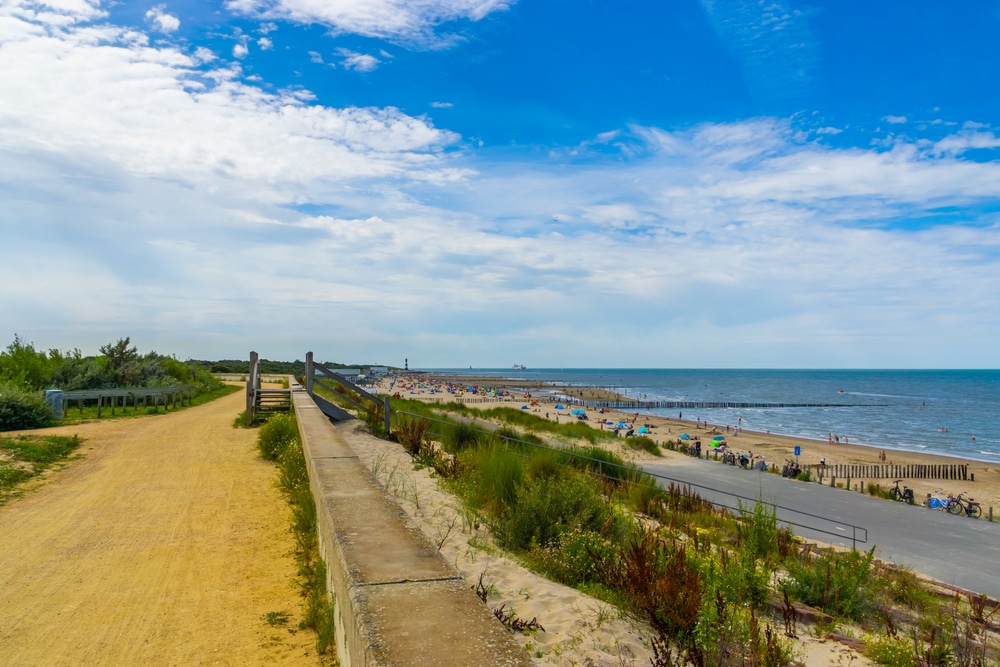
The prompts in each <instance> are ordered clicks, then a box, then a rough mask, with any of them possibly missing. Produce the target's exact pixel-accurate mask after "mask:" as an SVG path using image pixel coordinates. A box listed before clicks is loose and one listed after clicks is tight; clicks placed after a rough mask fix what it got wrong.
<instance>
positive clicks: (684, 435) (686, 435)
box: [681, 433, 691, 440]
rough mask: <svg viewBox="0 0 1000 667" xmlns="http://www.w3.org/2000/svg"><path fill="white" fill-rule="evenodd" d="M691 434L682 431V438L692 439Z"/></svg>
mask: <svg viewBox="0 0 1000 667" xmlns="http://www.w3.org/2000/svg"><path fill="white" fill-rule="evenodd" d="M690 439H691V436H690V435H688V434H687V433H681V440H690Z"/></svg>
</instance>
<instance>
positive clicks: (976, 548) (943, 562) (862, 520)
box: [644, 460, 1000, 598]
mask: <svg viewBox="0 0 1000 667" xmlns="http://www.w3.org/2000/svg"><path fill="white" fill-rule="evenodd" d="M644 467H645V469H646V470H647V471H648V472H650V473H654V474H656V475H662V476H665V477H668V478H673V479H675V480H678V481H682V482H687V483H690V484H699V485H702V486H704V487H710V488H712V489H719V490H721V491H724V492H728V493H730V494H738V495H740V496H743V497H744V498H748V499H751V500H754V499H757V498H763V499H764V500H765V501H767V502H771V503H774V504H777V505H779V506H781V507H785V508H791V509H794V510H798V511H800V512H805V513H808V514H813V515H817V516H822V517H826V518H828V519H833V520H834V521H839V522H843V524H853V525H855V526H860V527H863V528H866V529H867V533H868V534H867V543H861V542H860V541H859V543H858V545H857V546H858V548H859V549H870V548H871V547H872V546H875V547H877V548H876V550H875V554H876V555H877V556H878V557H879V558H883V559H885V560H890V561H893V562H895V563H900V564H903V565H908V566H910V567H912V568H913V569H914V570H915V571H917V572H920V573H923V574H926V575H927V576H930V577H932V578H934V579H937V580H939V581H942V582H944V583H947V584H952V585H954V586H959V587H961V588H965V589H968V590H971V591H976V592H979V593H985V594H987V595H989V596H991V597H993V598H997V597H1000V524H997V523H989V522H988V521H985V520H978V521H977V520H975V519H969V518H966V517H964V516H952V515H949V514H947V513H945V512H941V511H935V510H929V509H926V508H924V507H920V506H919V505H913V506H911V505H906V504H904V503H896V502H891V501H888V500H881V499H877V498H872V497H870V496H867V495H862V494H860V493H856V492H853V493H852V492H848V491H844V490H843V489H831V488H830V487H829V486H822V485H820V484H816V483H814V482H813V483H810V482H797V481H792V480H788V479H784V478H782V477H781V476H780V475H773V474H769V473H762V472H758V471H747V470H741V469H739V468H735V467H733V466H727V465H723V464H721V463H716V462H714V461H694V460H693V461H692V462H691V465H684V466H676V465H674V466H672V465H670V464H669V463H651V464H646V465H645V466H644ZM664 483H668V482H664ZM695 490H696V491H697V492H698V493H699V494H700V495H701V496H702V497H704V498H707V499H709V500H712V501H714V502H719V503H722V504H725V505H729V506H733V507H735V506H736V498H734V497H733V496H732V495H727V494H726V493H719V492H715V491H709V490H708V489H704V488H696V489H695ZM744 504H746V501H744ZM778 518H779V519H784V520H788V521H792V522H795V523H799V524H803V525H805V526H811V527H812V528H818V529H820V530H823V531H829V533H833V535H831V534H827V533H821V532H818V531H816V530H810V529H808V528H803V527H799V526H793V528H794V530H795V532H796V533H797V534H799V535H801V536H802V537H805V538H807V539H815V540H820V541H823V542H828V543H832V544H837V545H842V546H847V547H850V546H851V537H852V532H854V531H853V530H852V529H851V528H850V526H849V525H839V526H838V525H837V524H835V523H831V522H829V521H823V520H820V519H817V518H813V517H809V516H804V515H800V514H795V513H793V512H788V511H784V510H780V509H779V511H778ZM857 535H858V538H859V539H864V535H865V532H864V531H863V530H858V531H857ZM837 536H840V537H837Z"/></svg>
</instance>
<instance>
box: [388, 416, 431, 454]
mask: <svg viewBox="0 0 1000 667" xmlns="http://www.w3.org/2000/svg"><path fill="white" fill-rule="evenodd" d="M430 428H431V423H430V422H429V421H427V420H426V419H420V418H419V417H414V418H410V419H404V420H402V421H401V423H399V424H398V425H397V427H396V437H397V438H398V439H399V443H400V444H401V445H403V447H404V448H405V449H406V451H407V452H409V454H410V456H412V457H414V458H416V457H418V456H420V451H421V450H422V449H423V446H424V442H425V441H426V439H427V432H428V431H429V430H430Z"/></svg>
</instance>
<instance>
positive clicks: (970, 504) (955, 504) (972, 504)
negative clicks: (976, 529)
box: [945, 492, 983, 519]
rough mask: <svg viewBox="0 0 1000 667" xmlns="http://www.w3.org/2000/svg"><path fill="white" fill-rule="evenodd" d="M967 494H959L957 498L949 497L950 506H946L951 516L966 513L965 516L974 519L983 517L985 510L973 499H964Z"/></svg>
mask: <svg viewBox="0 0 1000 667" xmlns="http://www.w3.org/2000/svg"><path fill="white" fill-rule="evenodd" d="M964 495H965V493H964V492H963V493H960V494H958V496H957V497H954V498H952V497H951V496H948V504H947V505H945V509H946V510H948V513H949V514H961V513H962V512H965V516H971V517H972V518H973V519H978V518H980V517H981V516H983V508H982V506H981V505H980V504H979V503H977V502H976V501H975V500H973V499H972V498H963V497H962V496H964Z"/></svg>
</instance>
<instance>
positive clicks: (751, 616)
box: [393, 400, 992, 667]
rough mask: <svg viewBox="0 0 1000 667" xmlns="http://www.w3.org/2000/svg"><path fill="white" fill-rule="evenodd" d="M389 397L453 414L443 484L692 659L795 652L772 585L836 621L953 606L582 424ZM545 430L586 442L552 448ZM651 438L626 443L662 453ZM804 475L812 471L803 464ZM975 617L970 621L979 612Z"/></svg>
mask: <svg viewBox="0 0 1000 667" xmlns="http://www.w3.org/2000/svg"><path fill="white" fill-rule="evenodd" d="M393 407H394V409H397V410H403V411H406V412H411V413H415V414H419V415H423V416H426V417H428V418H433V419H439V420H444V421H449V422H451V423H452V425H444V424H440V423H434V424H433V426H432V430H434V431H435V432H436V433H439V434H440V445H441V447H442V449H444V450H445V451H446V452H448V453H449V454H451V455H454V456H455V457H456V459H457V460H456V465H455V466H453V468H451V469H449V470H447V472H446V473H443V476H445V477H446V484H447V485H448V486H449V487H450V488H451V489H452V490H453V491H455V492H456V494H457V495H458V496H459V498H461V499H462V501H463V503H465V504H466V507H467V508H469V509H470V510H471V511H474V512H475V514H476V516H478V517H482V518H483V520H484V521H485V523H486V524H487V525H488V526H489V528H490V529H491V531H492V533H493V536H494V538H495V539H496V540H497V542H498V544H499V545H500V546H501V547H503V548H505V549H507V550H509V551H510V552H511V553H512V554H513V555H514V556H515V557H516V558H518V559H519V560H520V561H521V562H523V563H525V564H527V565H529V566H530V567H532V568H534V569H535V570H537V571H539V572H541V573H542V574H544V575H546V576H549V577H551V578H553V579H555V580H556V581H560V582H562V583H564V584H567V585H570V586H574V587H576V588H578V589H580V590H582V591H584V592H587V593H589V594H591V595H595V596H596V597H598V598H600V599H602V600H605V601H608V602H610V603H612V604H615V605H617V606H618V607H619V608H620V609H622V610H623V611H624V612H625V613H627V614H630V615H634V616H636V617H639V618H642V619H643V620H645V621H647V622H649V623H650V624H651V625H652V627H653V628H654V633H653V637H652V641H653V643H654V645H657V646H659V648H660V649H662V651H668V650H669V651H670V652H672V654H673V655H676V656H678V659H679V660H680V656H686V658H685V659H691V660H693V662H691V663H690V664H704V665H708V664H712V665H719V666H720V667H722V666H725V667H729V666H733V667H735V666H736V665H745V664H755V665H775V666H777V665H785V664H788V663H789V661H790V659H791V657H790V647H789V644H788V643H787V640H785V639H783V634H782V633H781V632H779V631H778V630H777V627H778V624H779V623H780V620H778V621H777V622H776V621H775V619H773V618H769V617H768V616H766V615H765V614H766V611H765V609H766V606H767V601H768V600H769V599H770V598H771V596H773V595H775V594H778V595H780V594H782V593H787V594H788V595H789V597H790V599H792V600H794V601H798V602H802V603H805V604H807V605H811V606H815V607H818V608H820V609H822V610H824V611H826V612H827V613H829V614H830V615H832V616H833V617H834V619H835V620H834V622H835V623H840V622H845V621H847V622H852V623H860V624H862V625H863V627H865V628H870V627H873V626H875V625H878V624H879V623H882V622H883V621H882V619H883V618H884V613H885V612H886V610H901V609H902V610H903V611H901V613H900V615H901V617H902V618H906V617H907V615H909V616H910V617H912V614H913V612H917V613H918V614H919V616H920V617H922V618H930V619H941V618H945V616H946V614H945V612H946V611H947V609H946V608H947V607H948V604H949V603H948V602H947V601H944V602H942V601H941V600H939V599H937V597H936V596H935V595H934V594H933V593H932V592H931V591H930V590H929V589H928V588H927V587H926V586H925V585H924V584H923V583H922V582H921V581H920V580H919V579H918V578H917V577H916V576H915V575H914V574H913V573H912V572H910V571H908V570H906V569H901V568H896V567H893V566H890V565H885V564H880V563H877V562H875V561H874V558H873V551H874V550H872V551H867V552H864V551H845V552H839V551H822V550H821V551H816V550H812V549H810V548H807V547H803V546H802V544H801V543H800V542H799V541H798V540H796V539H795V538H794V536H793V535H792V534H791V532H790V531H789V530H788V529H786V528H780V527H779V526H778V522H777V520H776V516H775V514H774V509H773V508H772V507H770V506H768V505H765V504H763V503H760V502H758V503H754V504H753V505H751V506H749V507H742V506H741V507H740V510H739V511H738V512H735V513H731V512H727V511H725V510H718V509H716V508H714V507H713V506H712V505H711V504H710V503H707V502H705V501H704V500H703V499H701V498H700V497H698V496H697V494H694V493H691V492H689V491H686V490H685V489H682V488H679V487H674V486H671V487H670V488H667V489H664V488H662V487H661V486H660V485H659V483H658V480H656V479H654V478H652V477H650V476H649V475H646V474H645V473H643V472H642V470H641V469H639V468H637V467H636V466H634V465H631V464H627V463H626V462H625V461H623V460H622V459H621V457H619V456H617V455H616V454H614V453H612V452H610V451H608V450H606V449H604V448H602V447H599V446H596V444H595V443H596V442H598V440H597V439H598V438H600V439H602V440H603V439H604V438H608V439H610V438H613V437H614V436H613V435H611V434H608V433H604V434H603V435H601V433H602V432H601V431H598V430H596V429H592V428H590V427H589V426H587V425H586V424H583V423H579V422H575V423H570V424H554V423H552V422H550V421H546V420H544V419H541V418H539V417H538V416H536V415H534V414H531V413H527V412H525V411H521V410H516V409H512V408H492V409H489V410H477V409H475V408H471V407H467V406H464V405H460V404H457V403H451V404H445V405H443V406H442V405H439V404H426V403H421V402H418V401H408V400H402V401H399V400H394V401H393ZM455 416H463V417H470V418H472V419H482V420H488V421H491V422H494V423H500V424H502V427H501V428H500V429H499V430H497V431H495V432H493V433H491V434H487V433H483V432H481V431H482V430H481V429H479V428H476V427H474V426H470V425H469V424H466V423H461V424H455V423H454V418H455ZM581 429H585V430H586V433H584V432H583V431H582V430H581ZM545 436H555V438H557V439H561V438H566V439H569V440H571V441H574V442H576V443H578V444H576V445H568V444H567V445H566V446H561V447H558V448H548V446H547V445H545V442H544V440H543V439H542V438H543V437H545ZM504 438H511V439H516V440H519V441H522V442H516V441H514V440H509V439H504ZM646 440H649V439H648V438H636V439H629V440H628V441H626V443H625V444H626V446H630V447H633V448H642V449H645V450H647V451H654V453H655V450H654V449H653V447H651V446H650V444H649V443H646V442H645V441H646ZM523 441H527V442H529V443H535V444H536V445H542V446H532V445H531V444H525V442H523ZM650 443H651V444H652V445H654V446H655V443H653V442H652V441H651V440H650ZM574 454H575V455H576V456H574ZM803 477H805V478H807V479H808V472H806V473H804V474H803ZM876 491H878V489H877V488H876ZM775 572H779V573H781V574H780V577H779V580H778V581H772V575H773V573H775ZM954 604H955V605H958V603H957V602H955V603H954ZM962 605H963V606H962V608H961V610H960V612H953V615H955V614H957V616H956V617H957V618H959V619H960V620H961V619H975V618H978V617H977V616H975V613H974V612H973V611H970V610H969V609H968V608H969V607H971V603H969V604H966V603H964V602H963V603H962ZM956 608H957V607H956ZM758 614H759V615H758ZM968 623H969V624H970V627H972V625H971V624H973V621H968ZM938 625H942V623H938ZM944 625H948V624H944ZM949 627H950V626H949ZM906 632H907V633H910V634H912V633H917V634H920V635H921V636H925V635H927V628H925V627H923V626H919V627H918V626H917V625H913V626H912V627H907V628H906ZM965 634H966V635H968V637H966V636H965V635H962V634H961V633H957V632H950V631H948V632H946V633H945V634H944V635H938V636H937V638H936V639H935V638H933V637H931V639H926V638H925V639H922V640H921V642H919V643H920V644H921V646H920V647H917V645H916V644H914V643H912V642H911V643H910V644H909V645H907V643H906V642H900V641H896V640H895V639H894V637H895V635H892V637H891V638H889V639H886V640H878V639H876V640H872V641H870V642H866V644H867V645H868V646H869V648H870V650H872V652H873V653H879V661H884V662H883V663H882V664H893V665H909V664H925V663H926V655H930V654H931V652H932V651H933V652H935V653H934V654H935V655H938V654H940V655H953V654H954V655H957V654H959V653H962V654H963V655H965V654H966V653H969V652H970V651H980V652H985V651H987V650H988V648H987V644H988V642H990V641H992V639H989V638H986V639H979V638H977V636H973V634H970V633H965ZM953 635H954V636H953ZM914 636H916V634H914ZM963 637H965V639H963ZM970 637H971V639H970ZM961 642H965V643H966V644H968V646H965V645H962V644H961ZM976 642H979V643H978V644H977V643H976ZM923 643H926V644H927V646H923ZM907 646H909V648H907ZM918 650H919V655H917V653H916V652H917V651H918ZM989 650H992V649H989ZM983 654H984V655H985V653H983ZM660 655H661V657H662V656H664V655H666V653H663V652H661V654H660ZM921 660H924V661H925V662H924V663H922V662H920V661H921ZM655 664H689V663H688V662H677V663H671V662H669V660H668V661H667V662H663V661H661V662H657V663H655ZM934 664H937V663H934ZM942 664H943V663H942ZM970 664H971V663H970ZM989 664H992V663H989Z"/></svg>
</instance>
